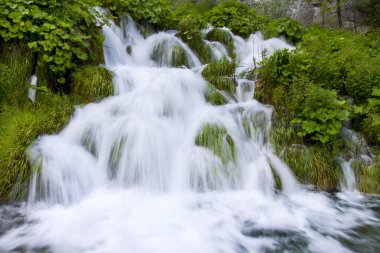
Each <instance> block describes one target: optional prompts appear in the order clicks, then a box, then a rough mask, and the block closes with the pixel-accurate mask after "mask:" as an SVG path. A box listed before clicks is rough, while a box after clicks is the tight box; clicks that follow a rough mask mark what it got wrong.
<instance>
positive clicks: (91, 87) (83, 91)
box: [71, 66, 113, 103]
mask: <svg viewBox="0 0 380 253" xmlns="http://www.w3.org/2000/svg"><path fill="white" fill-rule="evenodd" d="M73 77H74V81H73V84H72V91H71V93H72V95H73V96H74V97H75V99H76V100H77V101H78V102H80V103H90V102H94V101H97V100H100V99H102V98H104V97H107V96H111V95H112V94H113V74H112V73H111V72H110V71H109V70H107V69H106V68H104V67H100V66H85V67H83V68H81V69H79V70H78V71H77V72H76V73H75V74H74V75H73Z"/></svg>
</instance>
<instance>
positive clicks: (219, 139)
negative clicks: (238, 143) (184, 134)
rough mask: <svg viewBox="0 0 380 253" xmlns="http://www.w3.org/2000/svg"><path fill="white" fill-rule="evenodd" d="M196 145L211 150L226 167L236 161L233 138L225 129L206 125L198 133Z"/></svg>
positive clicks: (215, 125) (214, 125)
mask: <svg viewBox="0 0 380 253" xmlns="http://www.w3.org/2000/svg"><path fill="white" fill-rule="evenodd" d="M195 144H196V145H197V146H201V147H205V148H207V149H210V150H211V151H212V152H213V153H214V154H215V155H216V156H218V157H219V158H220V160H221V161H222V163H223V164H224V165H227V163H228V162H230V161H235V159H236V147H235V143H234V141H233V139H232V137H231V136H230V135H229V134H228V133H227V130H226V129H225V128H224V127H221V126H219V125H217V124H206V125H205V126H204V127H203V128H202V130H201V131H200V132H199V133H198V135H197V137H196V139H195Z"/></svg>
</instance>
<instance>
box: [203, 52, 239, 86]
mask: <svg viewBox="0 0 380 253" xmlns="http://www.w3.org/2000/svg"><path fill="white" fill-rule="evenodd" d="M234 73H235V63H234V62H231V61H228V60H226V59H222V60H221V61H218V62H212V63H210V64H209V65H207V66H206V68H205V69H204V70H203V72H202V75H203V77H204V78H205V79H206V80H207V81H208V82H209V83H210V84H211V85H213V86H214V87H215V88H216V89H218V90H223V91H227V92H230V93H234V92H235V90H236V81H235V76H234Z"/></svg>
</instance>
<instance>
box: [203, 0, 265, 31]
mask: <svg viewBox="0 0 380 253" xmlns="http://www.w3.org/2000/svg"><path fill="white" fill-rule="evenodd" d="M205 19H206V21H207V23H210V24H211V25H213V26H214V27H216V28H222V27H228V28H229V29H230V30H231V31H232V32H233V33H234V34H237V35H240V36H242V37H245V38H246V37H248V36H249V35H251V34H252V33H253V32H255V31H259V30H262V27H263V25H264V24H265V23H266V20H265V19H264V18H262V17H259V16H258V15H257V14H256V12H255V10H253V9H252V8H250V7H249V5H247V4H242V3H240V2H239V1H236V0H226V1H222V2H221V3H220V4H219V5H218V6H216V7H214V8H212V9H211V10H210V11H208V13H206V14H205Z"/></svg>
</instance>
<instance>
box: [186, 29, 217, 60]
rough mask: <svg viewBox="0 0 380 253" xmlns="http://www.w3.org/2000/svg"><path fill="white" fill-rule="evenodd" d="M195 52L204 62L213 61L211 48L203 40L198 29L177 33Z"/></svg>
mask: <svg viewBox="0 0 380 253" xmlns="http://www.w3.org/2000/svg"><path fill="white" fill-rule="evenodd" d="M178 36H179V37H180V38H181V40H182V41H184V42H185V43H186V44H187V45H188V46H189V47H190V48H191V50H193V51H194V52H195V54H196V55H197V56H198V58H199V59H200V60H201V61H202V62H203V63H204V64H206V63H210V62H212V61H214V57H213V53H212V49H211V47H210V46H209V45H206V44H205V42H204V41H203V35H202V33H201V32H200V31H185V32H181V33H180V34H179V35H178Z"/></svg>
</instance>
